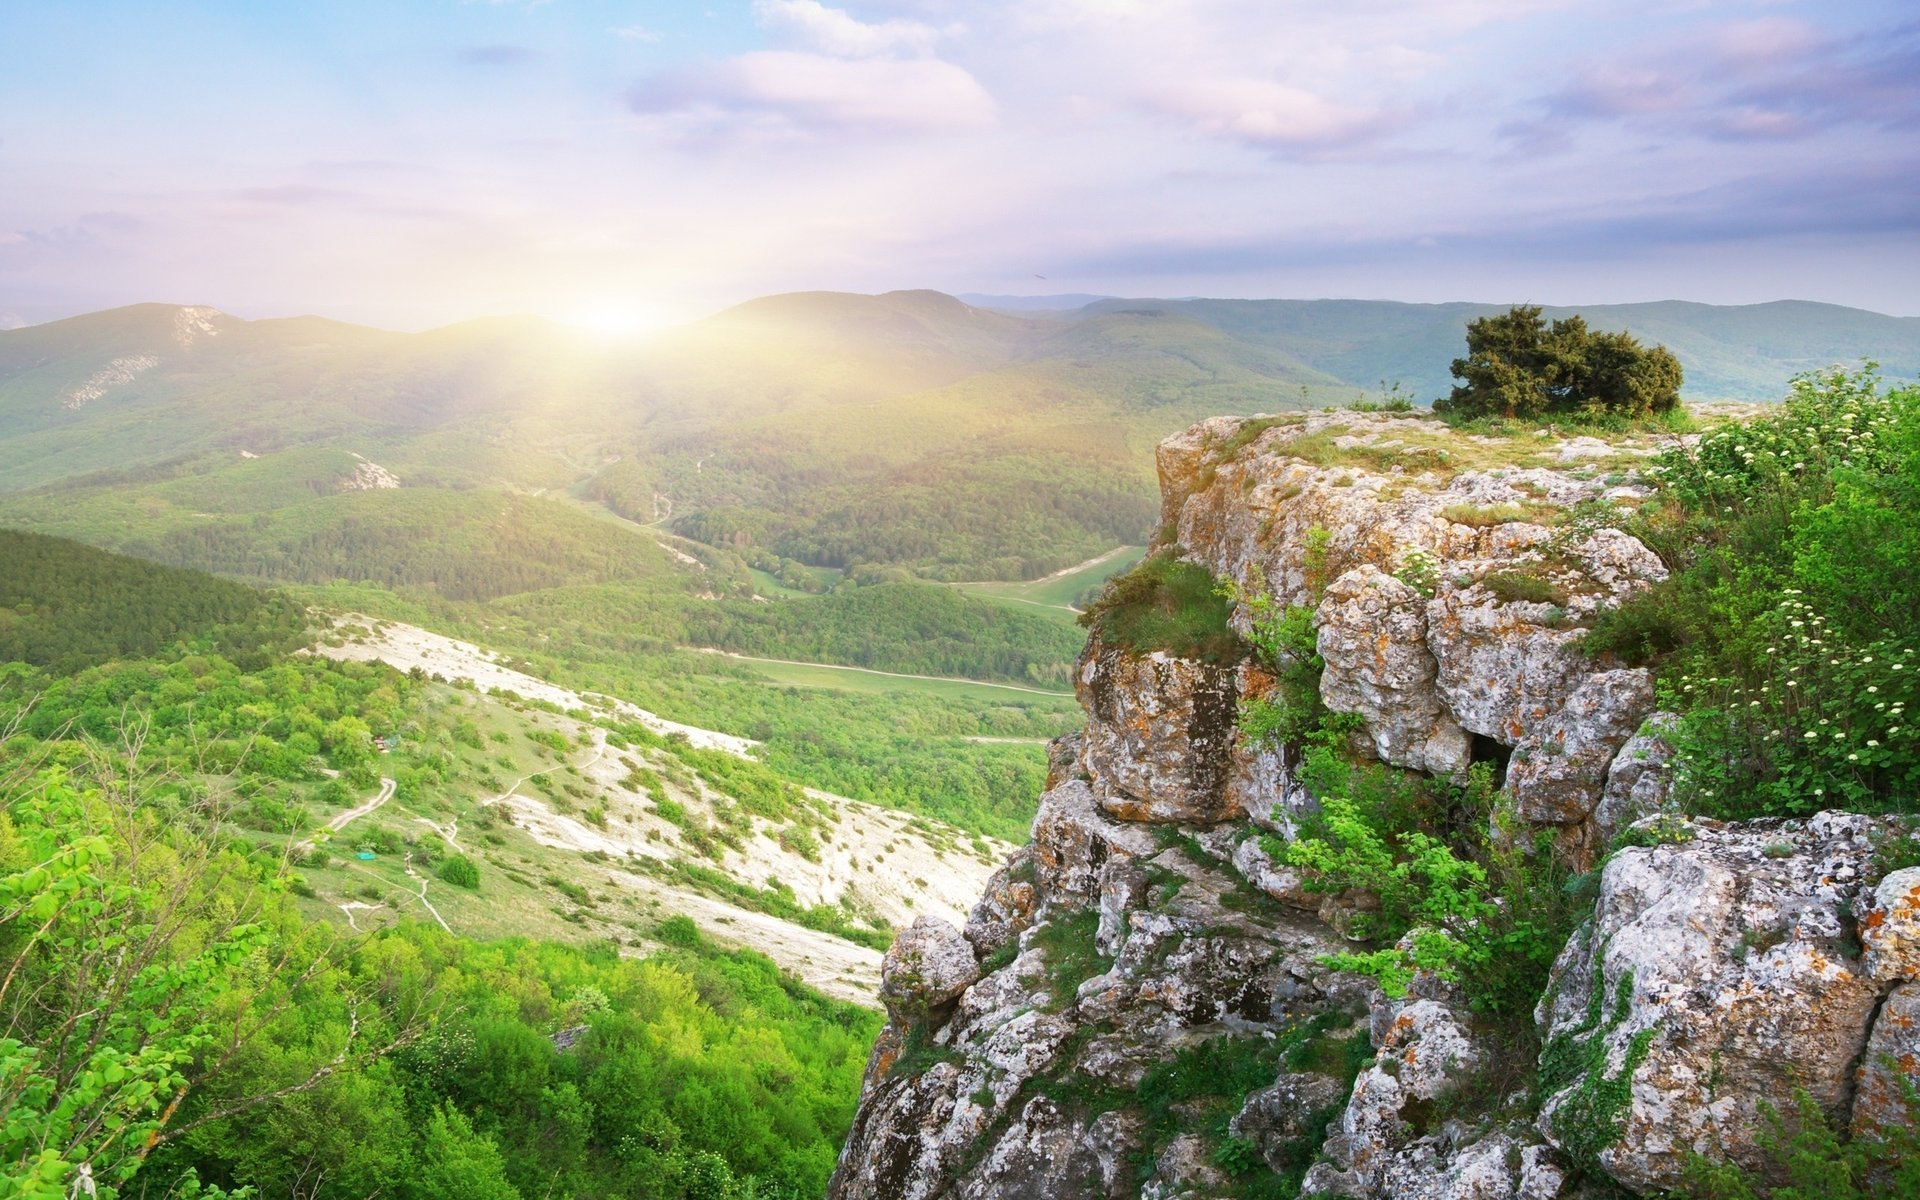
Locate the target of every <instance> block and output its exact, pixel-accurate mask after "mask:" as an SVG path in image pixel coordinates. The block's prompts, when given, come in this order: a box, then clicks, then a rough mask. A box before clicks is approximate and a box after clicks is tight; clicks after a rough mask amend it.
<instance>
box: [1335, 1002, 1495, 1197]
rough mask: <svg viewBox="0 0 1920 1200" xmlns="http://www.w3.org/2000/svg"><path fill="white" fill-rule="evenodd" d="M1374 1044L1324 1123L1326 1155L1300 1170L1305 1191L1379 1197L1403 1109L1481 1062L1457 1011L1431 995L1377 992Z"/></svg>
mask: <svg viewBox="0 0 1920 1200" xmlns="http://www.w3.org/2000/svg"><path fill="white" fill-rule="evenodd" d="M1374 1019H1375V1023H1376V1024H1377V1025H1379V1026H1380V1027H1381V1029H1380V1036H1379V1037H1378V1038H1376V1041H1375V1044H1376V1046H1377V1047H1378V1049H1379V1051H1380V1053H1379V1056H1378V1057H1377V1058H1376V1059H1375V1060H1374V1063H1373V1065H1372V1066H1370V1067H1367V1068H1366V1069H1365V1070H1363V1071H1361V1072H1360V1076H1359V1078H1357V1079H1355V1080H1354V1083H1353V1092H1352V1094H1351V1095H1350V1096H1349V1097H1348V1100H1347V1106H1346V1109H1345V1110H1344V1111H1343V1112H1342V1113H1341V1115H1340V1117H1339V1119H1338V1120H1337V1121H1336V1122H1335V1123H1334V1125H1333V1127H1332V1128H1331V1129H1330V1130H1329V1136H1328V1138H1327V1144H1326V1161H1324V1162H1321V1163H1318V1164H1316V1165H1315V1166H1314V1168H1313V1170H1312V1171H1310V1172H1309V1173H1308V1175H1307V1180H1306V1185H1305V1188H1304V1189H1303V1190H1304V1191H1306V1192H1307V1193H1309V1194H1311V1193H1315V1192H1327V1193H1331V1194H1334V1195H1340V1196H1351V1197H1386V1196H1393V1195H1397V1193H1394V1192H1390V1191H1386V1190H1383V1187H1382V1184H1383V1181H1384V1180H1385V1178H1386V1174H1387V1171H1388V1168H1389V1167H1390V1166H1391V1165H1392V1164H1393V1163H1394V1162H1395V1161H1396V1159H1397V1158H1398V1157H1399V1156H1400V1154H1401V1152H1402V1150H1404V1148H1405V1147H1406V1146H1407V1144H1408V1143H1409V1141H1410V1140H1411V1137H1412V1135H1417V1134H1419V1133H1422V1132H1424V1131H1423V1130H1420V1129H1416V1128H1413V1127H1412V1126H1411V1125H1410V1124H1409V1122H1408V1121H1407V1120H1406V1114H1407V1113H1408V1111H1409V1110H1410V1109H1412V1108H1413V1107H1415V1106H1416V1105H1423V1104H1427V1103H1430V1102H1432V1101H1434V1100H1438V1099H1441V1098H1442V1097H1445V1096H1447V1095H1450V1094H1451V1093H1453V1092H1455V1091H1457V1090H1458V1089H1459V1088H1460V1087H1461V1085H1462V1084H1463V1083H1465V1082H1466V1081H1467V1080H1468V1079H1470V1078H1472V1076H1473V1075H1474V1074H1475V1073H1476V1072H1478V1071H1479V1070H1480V1068H1481V1067H1483V1066H1484V1065H1485V1064H1486V1061H1487V1052H1486V1051H1485V1050H1484V1049H1483V1048H1482V1047H1481V1046H1480V1045H1479V1044H1478V1043H1477V1042H1476V1041H1475V1040H1474V1038H1473V1035H1472V1033H1471V1032H1470V1027H1469V1025H1468V1024H1467V1022H1466V1021H1465V1020H1464V1018H1463V1016H1462V1014H1460V1013H1459V1012H1457V1011H1456V1010H1455V1009H1454V1008H1453V1007H1451V1006H1450V1005H1448V1004H1445V1003H1443V1002H1441V1001H1438V1000H1428V999H1415V1000H1410V1001H1408V1002H1405V1003H1400V1002H1394V1001H1388V1000H1386V999H1385V998H1384V997H1378V998H1377V999H1376V1002H1375V1004H1374Z"/></svg>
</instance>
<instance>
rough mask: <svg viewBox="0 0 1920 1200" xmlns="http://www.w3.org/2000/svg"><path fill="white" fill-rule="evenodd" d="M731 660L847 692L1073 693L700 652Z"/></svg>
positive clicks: (1068, 696) (977, 697)
mask: <svg viewBox="0 0 1920 1200" xmlns="http://www.w3.org/2000/svg"><path fill="white" fill-rule="evenodd" d="M702 653H706V654H714V655H718V656H720V657H722V658H727V659H732V660H733V661H735V662H743V663H750V664H752V666H753V669H754V671H755V672H756V673H758V674H762V675H765V676H766V677H767V678H768V679H770V680H772V681H773V682H774V683H777V684H781V685H784V686H787V687H810V688H837V689H839V690H841V691H849V692H869V693H884V692H913V693H915V694H917V695H922V696H939V697H942V698H945V699H950V700H971V701H977V702H981V703H987V704H992V703H998V702H1001V701H1004V700H1005V699H1006V693H1008V692H1021V693H1024V694H1026V695H1029V696H1058V697H1060V699H1061V700H1062V701H1063V702H1064V703H1066V704H1069V705H1071V704H1072V702H1073V693H1071V692H1067V691H1058V690H1055V689H1052V688H1037V687H1025V686H1022V685H1021V684H1017V683H983V682H979V681H976V680H971V679H944V678H940V677H938V676H933V675H905V674H900V673H898V672H894V671H875V670H871V669H869V668H867V667H842V666H836V665H834V664H832V663H803V662H792V661H789V660H787V659H779V658H755V657H753V656H752V655H748V654H729V653H726V652H725V651H721V650H706V651H702Z"/></svg>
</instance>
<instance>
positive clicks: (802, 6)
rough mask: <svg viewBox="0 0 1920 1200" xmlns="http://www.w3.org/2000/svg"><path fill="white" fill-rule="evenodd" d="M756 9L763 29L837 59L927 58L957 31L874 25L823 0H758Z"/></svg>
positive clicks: (899, 22)
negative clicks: (824, 2) (891, 56)
mask: <svg viewBox="0 0 1920 1200" xmlns="http://www.w3.org/2000/svg"><path fill="white" fill-rule="evenodd" d="M753 11H754V15H755V16H756V17H758V18H759V21H760V24H761V25H762V26H763V27H764V28H766V29H769V30H772V31H773V32H775V33H778V34H783V35H785V36H786V37H787V38H789V39H791V40H792V41H793V43H794V44H796V45H798V46H800V47H801V48H803V49H806V50H813V51H817V52H818V53H821V54H826V55H831V56H833V57H835V58H875V57H879V56H882V55H901V54H905V55H916V56H922V57H924V56H926V55H930V54H932V53H933V50H934V43H936V42H938V41H939V40H940V39H941V38H942V37H943V36H945V35H946V34H948V33H951V32H954V30H953V29H952V28H951V27H949V28H948V29H944V30H943V29H936V28H935V27H934V26H932V25H928V24H925V23H924V22H920V21H909V20H904V19H901V18H898V17H896V18H892V19H889V20H886V21H880V22H877V23H871V24H870V23H867V22H864V21H860V20H857V19H856V18H854V17H853V16H852V15H851V14H849V13H848V12H847V10H845V9H843V8H828V7H827V6H826V5H824V4H821V3H820V0H754V6H753Z"/></svg>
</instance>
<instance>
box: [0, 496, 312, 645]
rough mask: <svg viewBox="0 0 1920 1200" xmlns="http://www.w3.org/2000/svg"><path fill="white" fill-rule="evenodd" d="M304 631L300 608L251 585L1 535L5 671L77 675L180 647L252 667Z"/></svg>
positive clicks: (57, 541)
mask: <svg viewBox="0 0 1920 1200" xmlns="http://www.w3.org/2000/svg"><path fill="white" fill-rule="evenodd" d="M304 627H305V621H304V619H303V618H302V617H301V616H300V614H299V610H298V608H297V606H295V605H293V604H290V603H288V602H286V601H285V600H281V599H277V598H272V597H268V596H265V595H262V594H261V593H260V592H259V591H257V590H256V589H254V588H250V587H247V586H245V585H243V584H237V583H229V582H227V581H225V580H219V579H211V578H209V577H207V576H206V575H203V574H201V573H199V572H197V571H182V570H176V569H174V568H171V567H164V566H160V565H158V564H155V563H150V562H142V561H141V560H139V559H134V558H127V557H124V556H122V555H118V554H108V553H106V552H104V551H100V550H95V549H93V548H92V547H90V546H82V545H80V544H78V543H76V542H71V541H68V540H66V539H64V538H52V537H43V536H41V535H39V534H33V533H22V532H20V531H18V530H11V529H0V662H24V663H32V664H34V665H36V666H42V667H53V668H55V669H56V670H58V671H61V672H71V671H75V670H78V669H79V668H81V667H84V666H89V665H92V664H94V663H100V662H105V661H107V660H109V659H113V658H137V657H142V656H146V655H152V654H158V653H160V652H161V651H163V650H169V649H174V648H182V647H191V648H194V649H199V650H210V651H214V652H218V653H223V654H230V655H241V656H245V657H248V658H254V657H257V656H258V655H259V654H260V653H261V652H262V651H263V650H264V648H266V647H268V646H279V647H283V648H290V647H291V646H292V645H294V644H295V643H296V641H297V640H298V638H299V636H300V634H301V633H302V631H303V629H304Z"/></svg>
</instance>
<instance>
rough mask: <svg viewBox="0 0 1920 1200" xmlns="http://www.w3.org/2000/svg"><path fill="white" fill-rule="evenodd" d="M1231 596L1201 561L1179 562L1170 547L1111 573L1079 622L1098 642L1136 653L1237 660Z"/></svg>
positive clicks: (1238, 643)
mask: <svg viewBox="0 0 1920 1200" xmlns="http://www.w3.org/2000/svg"><path fill="white" fill-rule="evenodd" d="M1232 611H1233V605H1232V602H1231V601H1229V600H1228V599H1227V598H1226V597H1225V596H1223V595H1222V594H1221V593H1220V591H1219V583H1218V581H1217V580H1215V579H1214V577H1213V575H1212V574H1211V573H1209V572H1208V571H1207V569H1206V568H1205V567H1202V566H1200V565H1198V564H1197V563H1189V562H1182V561H1180V559H1179V558H1177V557H1176V556H1175V552H1171V551H1169V552H1164V553H1160V554H1156V555H1154V556H1153V557H1152V558H1149V559H1146V560H1144V561H1143V562H1141V564H1140V565H1139V566H1137V567H1135V568H1134V569H1133V570H1131V571H1129V572H1127V573H1126V574H1125V575H1120V576H1116V577H1115V578H1114V579H1112V580H1111V581H1110V582H1109V583H1108V584H1107V587H1106V590H1105V591H1103V592H1102V593H1101V594H1100V598H1099V599H1098V600H1096V601H1094V603H1093V605H1092V606H1091V607H1090V608H1088V609H1087V611H1086V612H1084V613H1082V614H1081V616H1080V623H1081V624H1082V625H1084V626H1086V627H1088V628H1090V629H1092V630H1093V631H1094V633H1095V634H1096V636H1098V637H1099V638H1100V639H1101V641H1102V642H1104V643H1106V644H1108V645H1111V646H1119V647H1124V648H1126V649H1129V650H1132V651H1134V652H1136V653H1139V654H1151V653H1152V652H1154V651H1156V650H1164V651H1166V652H1167V653H1169V654H1173V655H1176V656H1178V657H1180V658H1193V659H1200V660H1202V661H1205V662H1212V663H1228V662H1233V661H1236V660H1238V659H1239V658H1240V657H1242V655H1243V653H1244V647H1243V646H1242V644H1241V641H1240V638H1239V637H1238V635H1236V634H1235V633H1234V632H1233V630H1232V629H1230V628H1228V626H1227V618H1228V616H1229V615H1230V614H1231V613H1232Z"/></svg>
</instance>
